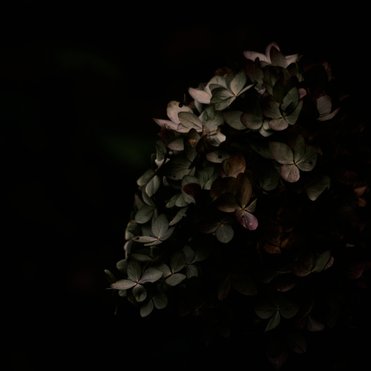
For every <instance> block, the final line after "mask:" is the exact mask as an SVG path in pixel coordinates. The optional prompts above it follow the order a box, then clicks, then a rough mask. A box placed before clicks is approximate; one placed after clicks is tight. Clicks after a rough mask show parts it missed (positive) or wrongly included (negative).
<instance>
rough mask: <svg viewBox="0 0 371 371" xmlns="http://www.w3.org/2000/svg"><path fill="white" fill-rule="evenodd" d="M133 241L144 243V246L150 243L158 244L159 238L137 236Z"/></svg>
mask: <svg viewBox="0 0 371 371" xmlns="http://www.w3.org/2000/svg"><path fill="white" fill-rule="evenodd" d="M133 241H135V242H139V243H144V244H149V243H152V242H157V241H158V238H157V237H153V236H135V237H134V238H133Z"/></svg>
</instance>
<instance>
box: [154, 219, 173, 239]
mask: <svg viewBox="0 0 371 371" xmlns="http://www.w3.org/2000/svg"><path fill="white" fill-rule="evenodd" d="M151 229H152V233H153V234H154V235H155V236H156V237H157V238H158V239H161V238H162V237H163V236H164V235H165V234H166V232H167V231H168V229H169V222H168V220H167V217H166V215H165V214H160V215H159V216H158V217H157V218H156V217H155V218H153V219H152V227H151Z"/></svg>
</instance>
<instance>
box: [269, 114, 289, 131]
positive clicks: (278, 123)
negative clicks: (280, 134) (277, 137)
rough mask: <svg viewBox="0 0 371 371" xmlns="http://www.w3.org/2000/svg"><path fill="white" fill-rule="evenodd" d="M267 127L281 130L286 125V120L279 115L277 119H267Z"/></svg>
mask: <svg viewBox="0 0 371 371" xmlns="http://www.w3.org/2000/svg"><path fill="white" fill-rule="evenodd" d="M268 123H269V127H270V128H271V129H272V130H274V131H282V130H285V129H286V128H287V127H288V123H287V121H286V120H285V119H284V118H282V117H280V118H278V119H272V120H269V122H268Z"/></svg>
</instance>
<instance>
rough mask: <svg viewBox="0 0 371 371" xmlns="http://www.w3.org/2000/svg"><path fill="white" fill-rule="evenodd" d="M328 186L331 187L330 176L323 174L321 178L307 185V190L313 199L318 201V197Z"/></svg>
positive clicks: (309, 196)
mask: <svg viewBox="0 0 371 371" xmlns="http://www.w3.org/2000/svg"><path fill="white" fill-rule="evenodd" d="M328 188H330V177H329V176H327V175H322V176H321V177H320V178H318V179H316V180H315V182H312V183H311V184H309V185H308V186H307V187H305V191H306V193H307V196H308V198H309V199H310V200H311V201H316V200H317V198H318V197H319V196H320V195H321V194H322V193H323V192H324V191H325V190H326V189H328Z"/></svg>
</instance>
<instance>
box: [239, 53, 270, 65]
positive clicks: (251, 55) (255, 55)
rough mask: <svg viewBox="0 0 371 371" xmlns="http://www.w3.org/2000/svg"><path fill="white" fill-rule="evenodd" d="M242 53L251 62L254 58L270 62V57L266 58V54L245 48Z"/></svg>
mask: <svg viewBox="0 0 371 371" xmlns="http://www.w3.org/2000/svg"><path fill="white" fill-rule="evenodd" d="M243 55H244V57H245V58H246V59H248V60H250V61H253V62H255V60H256V59H258V60H259V61H260V62H266V63H270V59H268V58H267V56H266V55H264V54H262V53H258V52H254V51H250V50H246V51H244V52H243Z"/></svg>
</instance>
